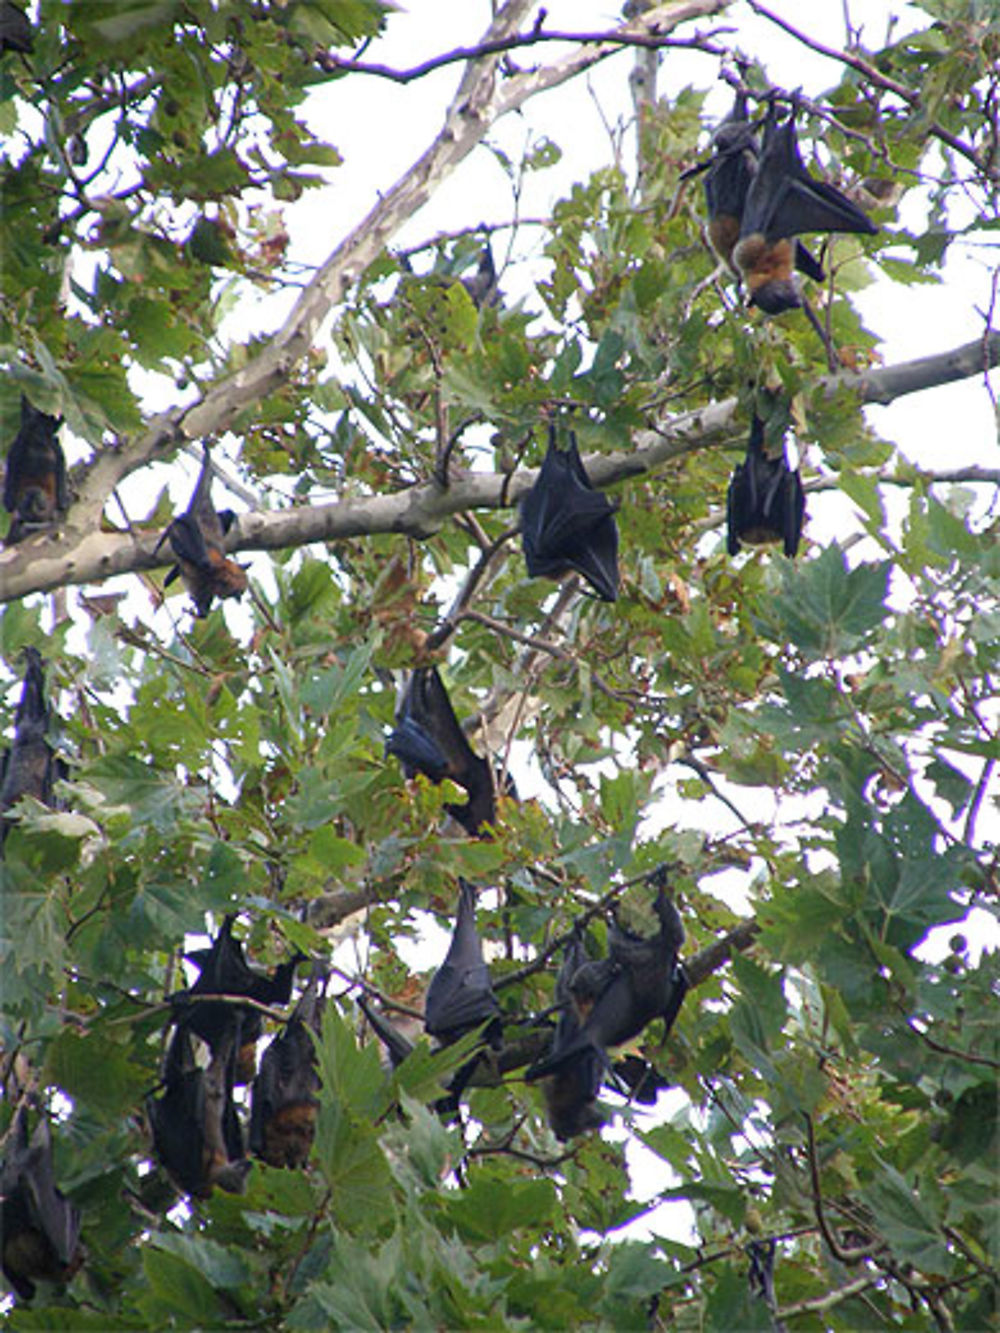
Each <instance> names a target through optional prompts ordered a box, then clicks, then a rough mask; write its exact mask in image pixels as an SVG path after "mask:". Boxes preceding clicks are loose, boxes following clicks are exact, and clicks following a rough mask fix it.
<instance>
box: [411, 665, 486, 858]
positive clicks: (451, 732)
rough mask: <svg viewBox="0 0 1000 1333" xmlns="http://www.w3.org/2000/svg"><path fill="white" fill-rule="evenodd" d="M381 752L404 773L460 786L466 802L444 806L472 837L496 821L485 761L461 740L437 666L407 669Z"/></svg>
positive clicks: (460, 730) (463, 735) (462, 733)
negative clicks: (387, 735)
mask: <svg viewBox="0 0 1000 1333" xmlns="http://www.w3.org/2000/svg"><path fill="white" fill-rule="evenodd" d="M385 752H386V754H387V755H390V754H394V755H395V756H396V758H397V759H399V760H400V762H401V763H402V765H403V772H404V773H405V775H406V776H407V777H408V778H412V777H414V776H415V775H416V774H417V773H423V774H424V776H425V777H427V778H429V779H430V780H431V782H443V781H444V779H445V778H450V779H451V781H452V782H455V783H457V784H458V786H460V787H464V789H465V791H466V794H467V795H468V798H469V799H468V801H467V802H466V803H465V804H464V805H446V806H445V809H446V810H447V811H448V813H449V814H450V815H451V816H452V818H453V819H456V820H458V822H459V823H460V824H461V825H462V827H463V828H464V829H465V831H466V832H467V833H469V834H470V835H472V836H473V837H475V836H476V835H477V834H478V833H479V832H480V830H481V829H482V827H483V825H484V824H492V823H493V822H494V821H495V819H496V797H495V792H494V786H493V775H492V773H491V772H490V766H489V764H488V763H487V761H486V760H485V759H481V758H480V757H479V755H477V754H476V753H475V751H474V750H473V749H472V746H471V745H470V744H469V742H468V741H467V740H466V737H465V732H464V731H463V730H462V728H461V726H460V725H459V722H458V718H457V717H456V716H455V710H454V709H453V708H452V706H451V700H450V699H449V698H448V693H447V691H446V690H445V688H444V685H443V684H442V683H441V677H440V676H439V675H438V672H437V668H436V667H417V668H416V670H414V671H413V672H411V674H410V679H409V680H408V681H407V684H406V688H405V690H404V691H403V695H402V698H401V699H400V703H399V708H398V710H397V712H396V725H395V728H394V729H393V731H392V733H391V734H390V736H389V739H388V740H387V741H386V745H385Z"/></svg>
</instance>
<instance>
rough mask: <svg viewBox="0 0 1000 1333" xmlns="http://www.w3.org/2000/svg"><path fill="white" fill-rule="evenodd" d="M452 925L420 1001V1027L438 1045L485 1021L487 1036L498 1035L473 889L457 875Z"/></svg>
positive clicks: (494, 1038) (493, 1039) (496, 1007)
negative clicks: (424, 998)
mask: <svg viewBox="0 0 1000 1333" xmlns="http://www.w3.org/2000/svg"><path fill="white" fill-rule="evenodd" d="M458 885H459V895H458V912H457V913H456V916H455V929H454V931H453V932H452V937H451V944H450V945H449V946H448V952H447V953H446V954H445V958H444V962H443V963H442V964H441V966H440V967H439V968H438V970H437V971H436V972H435V973H434V976H433V977H432V978H431V984H430V985H429V986H428V988H427V998H426V1000H425V1002H424V1028H425V1030H426V1031H427V1032H428V1033H429V1035H430V1036H432V1037H437V1038H438V1040H439V1041H440V1042H441V1043H442V1045H445V1046H447V1045H448V1044H449V1043H450V1042H453V1041H457V1040H458V1038H459V1037H461V1036H462V1035H463V1034H464V1033H466V1032H471V1031H472V1030H473V1028H477V1027H479V1026H480V1025H481V1024H483V1023H486V1022H487V1021H490V1020H493V1021H491V1022H490V1028H489V1029H488V1030H487V1040H489V1041H490V1042H491V1044H495V1043H496V1041H497V1039H498V1038H499V1034H500V1030H501V1024H500V1022H499V1014H500V1005H499V1004H498V1002H497V998H496V996H495V995H494V994H493V986H492V983H491V982H490V972H489V968H488V967H487V966H486V962H485V960H484V959H483V945H482V941H481V940H480V938H479V935H478V933H477V931H476V890H475V888H474V886H473V885H472V884H470V883H469V881H468V880H466V879H459V881H458Z"/></svg>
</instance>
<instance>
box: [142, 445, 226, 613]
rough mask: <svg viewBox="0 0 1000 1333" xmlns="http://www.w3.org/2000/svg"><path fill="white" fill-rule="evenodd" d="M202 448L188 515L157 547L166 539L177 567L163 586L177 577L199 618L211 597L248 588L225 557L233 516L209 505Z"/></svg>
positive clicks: (209, 484)
mask: <svg viewBox="0 0 1000 1333" xmlns="http://www.w3.org/2000/svg"><path fill="white" fill-rule="evenodd" d="M204 448H205V457H204V462H203V463H202V468H201V475H200V476H199V478H198V483H197V485H196V486H195V488H194V494H193V495H192V496H191V503H190V504H189V505H188V507H187V512H186V513H184V514H181V515H180V516H179V517H178V518H175V519H174V521H173V522H172V523H171V524H170V526H169V527H168V528H167V530H166V532H165V533H164V534H163V536H162V537H161V538H160V540H159V541H158V542H157V544H156V550H157V551H158V550H159V549H160V547H161V546H162V545H163V543H164V542H165V541H167V540H169V542H170V549H171V550H172V551H173V553H174V556H175V557H176V559H177V564H176V565H174V567H173V568H172V569H171V570H170V572H169V573H168V574H167V577H166V578H165V579H164V584H170V583H173V581H174V579H176V578H177V577H178V575H180V577H181V578H182V579H183V580H184V585H185V587H186V588H187V590H188V592H189V593H190V594H191V597H192V598H193V600H194V605H195V614H196V615H197V616H198V617H199V619H204V617H205V616H207V615H208V613H209V611H210V610H211V609H212V599H213V597H218V598H220V599H222V598H226V597H239V596H241V595H242V594H243V593H244V592H246V589H247V575H246V570H245V569H244V568H243V566H242V565H238V564H237V563H236V561H235V560H229V559H227V557H226V533H227V532H228V531H229V529H230V528H231V527H232V525H233V523H234V521H235V519H236V515H235V514H234V513H233V511H232V510H231V509H224V510H221V511H216V509H215V507H214V505H213V504H212V495H211V491H212V463H211V459H210V458H209V451H208V445H207V444H206V445H205V446H204Z"/></svg>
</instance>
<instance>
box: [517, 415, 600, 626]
mask: <svg viewBox="0 0 1000 1333" xmlns="http://www.w3.org/2000/svg"><path fill="white" fill-rule="evenodd" d="M520 511H521V531H522V539H523V543H524V559H525V563H526V565H527V567H528V574H529V576H530V577H531V578H552V579H557V578H561V577H562V576H563V575H564V574H566V573H568V572H569V570H571V569H575V570H576V571H577V573H578V574H582V575H583V577H584V578H585V579H586V580H587V582H588V583H589V584H590V586H591V587H592V588H593V589H594V591H595V593H596V594H597V596H598V597H600V598H602V599H603V600H604V601H606V602H613V601H615V600H616V599H617V597H618V525H617V523H616V522H615V506H614V505H613V504H612V503H611V501H610V500H609V499H608V497H607V496H606V495H605V494H604V492H603V491H598V490H595V489H594V488H593V486H591V484H590V478H589V477H588V476H587V473H586V471H585V470H584V466H583V463H582V462H581V461H580V452H579V450H578V449H577V444H576V436H575V435H574V434H573V432H572V431H570V435H569V446H568V448H566V449H557V448H556V429H555V425H554V423H550V425H549V447H548V452H547V453H546V455H545V460H544V462H543V463H542V467H541V471H540V472H539V474H538V480H537V481H536V482H535V484H534V486H532V488H531V490H530V491H529V492H528V493H527V495H525V496H524V497H523V498H522V500H521V502H520Z"/></svg>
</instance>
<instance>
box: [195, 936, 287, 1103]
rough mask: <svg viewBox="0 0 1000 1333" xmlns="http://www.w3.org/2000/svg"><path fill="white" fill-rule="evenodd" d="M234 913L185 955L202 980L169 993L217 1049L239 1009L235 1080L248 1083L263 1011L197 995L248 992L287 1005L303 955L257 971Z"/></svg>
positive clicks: (262, 1000)
mask: <svg viewBox="0 0 1000 1333" xmlns="http://www.w3.org/2000/svg"><path fill="white" fill-rule="evenodd" d="M235 920H236V917H235V916H234V915H229V916H227V917H226V918H225V920H224V921H223V923H222V927H221V929H220V930H219V933H218V935H217V936H216V937H215V939H214V940H213V941H212V946H211V948H209V949H196V950H194V951H193V952H191V953H189V954H187V955H186V956H187V957H188V958H189V959H190V960H191V962H193V963H194V964H195V966H196V967H197V968H198V969H199V976H198V980H197V981H196V982H195V983H194V985H193V986H190V987H188V989H187V990H183V991H178V992H177V993H176V994H175V995H172V996H171V997H170V1003H171V1004H172V1005H173V1007H174V1010H175V1013H176V1014H178V1016H179V1018H180V1021H182V1022H183V1023H184V1024H185V1026H186V1027H187V1028H188V1030H189V1031H190V1032H193V1033H195V1034H196V1035H197V1036H199V1037H201V1039H202V1040H203V1041H206V1042H208V1044H209V1046H210V1047H211V1048H212V1052H213V1054H215V1052H216V1048H217V1047H218V1046H219V1044H220V1043H221V1042H223V1041H224V1040H225V1039H226V1038H227V1036H228V1034H229V1032H230V1030H231V1027H232V1020H233V1015H234V1013H235V1014H237V1015H238V1016H239V1018H240V1044H239V1048H238V1050H237V1053H236V1057H235V1070H234V1078H235V1082H236V1083H249V1082H250V1081H251V1080H252V1078H253V1076H254V1073H255V1071H256V1067H257V1042H258V1041H259V1040H260V1037H261V1034H262V1032H263V1030H264V1022H263V1018H262V1016H261V1014H260V1012H259V1011H258V1010H256V1009H251V1008H249V1007H248V1006H247V1005H239V1004H232V1003H231V1002H229V1001H226V1000H220V1001H219V1002H218V1003H217V1004H214V1003H210V1002H209V1003H206V1002H202V1001H196V1003H194V1004H192V1003H191V999H192V997H196V996H204V995H225V996H233V995H236V996H240V995H244V996H246V997H247V999H250V1000H256V1001H257V1003H258V1004H271V1005H281V1004H287V1003H288V1001H289V1000H290V999H291V997H292V981H293V979H294V976H295V969H296V967H297V966H298V964H299V963H300V962H301V961H302V957H303V955H302V954H299V953H297V954H295V955H294V957H292V958H290V959H289V960H288V961H287V962H284V963H280V964H279V965H278V966H277V967H276V968H275V969H274V972H273V973H272V974H271V976H265V975H264V974H263V973H261V972H256V971H255V970H254V969H253V968H252V967H251V966H250V965H249V964H248V962H247V960H246V955H245V954H244V952H243V945H242V944H241V943H240V942H239V940H234V939H233V933H232V931H233V922H234V921H235Z"/></svg>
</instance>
